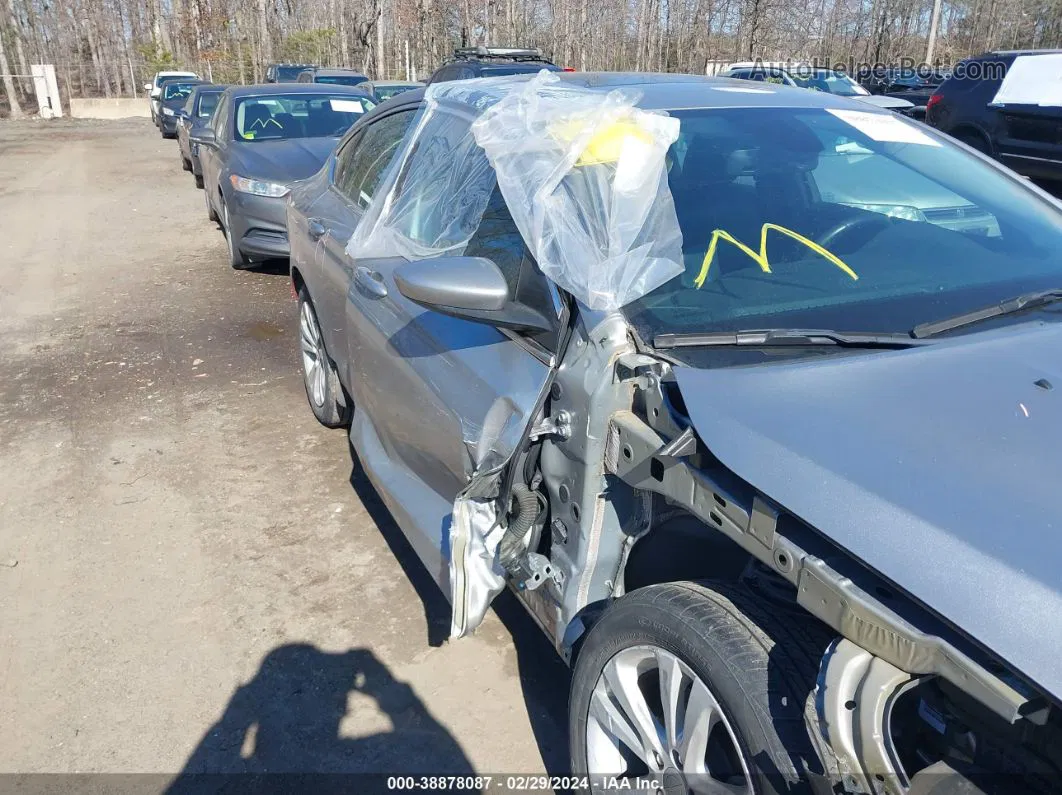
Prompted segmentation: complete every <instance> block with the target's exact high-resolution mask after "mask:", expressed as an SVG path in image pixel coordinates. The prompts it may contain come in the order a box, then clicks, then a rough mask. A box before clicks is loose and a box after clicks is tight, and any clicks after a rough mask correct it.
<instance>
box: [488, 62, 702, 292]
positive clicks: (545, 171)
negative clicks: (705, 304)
mask: <svg viewBox="0 0 1062 795" xmlns="http://www.w3.org/2000/svg"><path fill="white" fill-rule="evenodd" d="M638 99H639V97H638V96H637V95H636V94H633V93H630V92H624V91H619V90H615V91H610V92H608V93H602V92H600V91H592V90H589V89H586V88H582V87H578V86H574V85H568V84H565V83H564V82H562V81H561V80H560V78H558V77H557V75H556V74H554V73H551V72H545V71H543V72H540V73H539V74H538V75H536V76H535V77H534V78H533V79H531V80H530V81H528V82H526V83H522V84H517V85H516V86H515V87H514V88H513V90H511V91H509V92H508V93H507V94H506V95H505V96H504V97H502V98H501V99H500V100H499V101H498V102H497V103H496V104H494V105H493V106H492V107H490V108H489V109H488V110H486V111H485V112H484V113H483V114H482V115H481V116H480V118H479V119H477V120H476V122H475V123H474V124H473V125H472V131H473V133H474V134H475V136H476V142H477V143H478V144H479V145H480V146H481V147H483V149H484V151H486V153H487V157H488V159H489V160H490V162H491V165H493V166H494V171H495V172H496V174H497V179H498V187H499V188H500V189H501V192H502V195H503V196H505V200H506V203H507V204H508V205H509V210H510V212H511V213H512V216H513V220H514V221H515V222H516V225H517V227H518V228H519V229H520V234H521V235H522V236H523V238H524V241H525V242H526V243H527V245H528V248H529V249H530V250H531V252H532V253H533V254H534V256H535V260H536V261H537V262H538V266H539V267H540V268H541V269H542V272H543V273H545V275H546V276H547V277H549V278H550V279H552V280H553V281H554V282H556V283H557V284H558V285H559V286H560V287H562V288H563V289H565V290H567V291H568V292H570V293H571V294H572V295H574V296H575V297H576V298H578V299H579V300H580V301H582V302H583V303H584V304H586V305H587V306H589V307H590V308H591V309H600V310H606V311H607V310H613V309H618V308H619V307H621V306H624V305H625V304H627V303H630V302H631V301H634V300H636V299H638V298H640V297H642V296H643V295H645V294H646V293H648V292H650V291H651V290H654V289H656V288H657V287H659V286H660V285H661V284H663V283H664V282H665V281H667V280H668V279H671V278H673V277H675V276H677V275H679V274H680V273H682V272H683V270H684V268H683V265H682V233H681V232H680V231H679V225H678V218H677V217H676V215H675V204H674V201H673V200H672V198H671V191H670V190H669V188H668V184H667V168H666V166H665V157H666V155H667V150H668V148H669V147H670V146H671V145H672V144H673V143H674V142H675V141H676V140H677V138H678V134H679V121H678V119H674V118H671V117H669V116H665V115H663V114H659V113H649V112H646V111H643V110H640V109H638V108H636V107H635V103H636V102H637V100H638Z"/></svg>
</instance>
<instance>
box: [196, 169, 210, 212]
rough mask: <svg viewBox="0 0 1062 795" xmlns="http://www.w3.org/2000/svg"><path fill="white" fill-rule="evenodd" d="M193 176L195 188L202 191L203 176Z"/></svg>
mask: <svg viewBox="0 0 1062 795" xmlns="http://www.w3.org/2000/svg"><path fill="white" fill-rule="evenodd" d="M193 176H194V178H195V186H196V187H197V188H199V189H200V190H202V188H203V175H202V174H194V175H193ZM211 220H214V219H211Z"/></svg>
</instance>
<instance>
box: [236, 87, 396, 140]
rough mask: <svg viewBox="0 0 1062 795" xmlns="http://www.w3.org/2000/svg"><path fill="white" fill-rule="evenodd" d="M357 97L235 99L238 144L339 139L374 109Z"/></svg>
mask: <svg viewBox="0 0 1062 795" xmlns="http://www.w3.org/2000/svg"><path fill="white" fill-rule="evenodd" d="M375 104H376V103H375V102H373V101H372V100H371V99H369V98H368V97H365V96H360V95H357V94H345V95H344V94H338V95H331V94H271V95H265V96H258V97H240V98H239V99H237V100H236V125H235V130H234V132H235V136H236V140H238V141H264V140H268V141H275V140H278V139H289V138H325V137H338V136H340V135H342V134H343V133H345V132H346V131H347V130H348V129H349V128H350V125H352V124H353V123H354V122H356V121H357V120H358V119H359V118H361V116H362V115H363V114H365V113H367V112H368V111H370V110H371V109H372V108H373V107H375Z"/></svg>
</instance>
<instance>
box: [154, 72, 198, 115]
mask: <svg viewBox="0 0 1062 795" xmlns="http://www.w3.org/2000/svg"><path fill="white" fill-rule="evenodd" d="M167 77H189V78H192V79H194V80H198V79H199V75H197V74H196V73H195V72H155V77H154V78H153V79H152V81H151V82H150V83H144V90H145V91H147V92H148V97H149V98H150V101H151V121H152V123H154V124H157V123H158V121H157V117H158V115H159V96H160V95H161V94H162V81H163V80H165V79H166V78H167Z"/></svg>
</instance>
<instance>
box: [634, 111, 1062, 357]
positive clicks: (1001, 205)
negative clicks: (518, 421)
mask: <svg viewBox="0 0 1062 795" xmlns="http://www.w3.org/2000/svg"><path fill="white" fill-rule="evenodd" d="M672 115H673V116H676V117H678V118H679V119H680V120H681V132H680V135H679V139H678V141H676V143H675V144H674V145H673V146H672V148H671V150H670V151H669V155H668V182H669V185H670V188H671V193H672V196H673V197H674V201H675V209H676V213H677V216H678V220H679V225H680V227H681V229H682V236H683V247H682V251H683V259H684V264H685V267H686V270H685V273H684V274H683V275H680V276H679V277H677V278H674V279H672V280H671V281H669V282H667V283H665V284H664V285H662V286H661V287H659V288H658V289H656V290H655V291H653V292H651V293H649V294H648V295H646V296H645V297H643V298H641V299H640V300H638V301H636V302H634V303H632V304H629V305H628V306H627V307H626V310H625V311H626V312H627V313H628V317H629V318H630V319H631V322H632V323H633V324H634V325H635V327H636V328H638V329H639V332H640V333H641V334H642V335H643V338H644V339H649V340H651V339H652V338H653V337H654V336H655V335H656V334H659V333H681V332H692V331H733V330H738V329H763V328H828V329H838V330H850V331H858V330H873V331H878V332H890V331H892V332H906V331H909V330H910V329H912V328H913V327H914V326H916V325H918V324H920V323H925V322H928V321H933V320H939V319H941V318H944V317H949V316H951V315H954V314H957V313H959V312H963V311H967V310H970V309H975V308H978V307H982V306H986V305H988V304H991V303H993V302H996V301H1000V300H1003V299H1005V298H1010V297H1012V296H1014V295H1017V294H1020V293H1023V292H1027V291H1030V290H1038V289H1045V288H1049V287H1057V286H1059V285H1060V284H1062V212H1060V210H1059V209H1058V208H1057V207H1056V206H1055V205H1053V204H1052V203H1050V202H1049V201H1048V200H1047V199H1044V198H1041V197H1040V196H1039V195H1037V194H1035V193H1033V192H1032V191H1031V190H1029V189H1027V188H1025V187H1024V186H1023V185H1022V184H1021V183H1020V182H1019V181H1017V180H1015V179H1012V178H1010V177H1008V176H1006V175H1005V174H1004V173H1002V172H1000V171H997V170H996V169H995V168H993V167H992V166H990V165H988V164H985V163H982V162H981V161H980V160H979V159H977V158H975V157H974V156H972V155H969V154H967V153H965V152H963V151H961V150H959V149H958V148H956V147H952V146H950V145H948V144H947V143H945V142H944V141H945V140H946V139H943V138H937V137H934V136H933V134H932V133H929V132H926V131H924V128H921V127H918V126H915V125H913V124H910V123H908V122H906V121H904V120H902V119H901V118H900V117H898V116H896V115H895V114H892V113H887V112H880V111H874V110H870V111H856V110H848V109H844V110H840V109H835V110H832V111H827V110H824V109H795V108H718V109H712V110H680V111H672Z"/></svg>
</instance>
